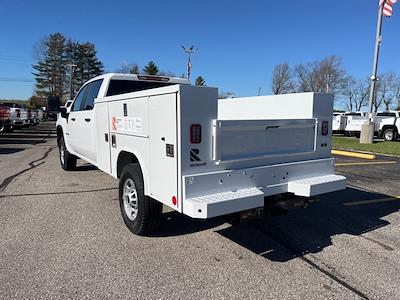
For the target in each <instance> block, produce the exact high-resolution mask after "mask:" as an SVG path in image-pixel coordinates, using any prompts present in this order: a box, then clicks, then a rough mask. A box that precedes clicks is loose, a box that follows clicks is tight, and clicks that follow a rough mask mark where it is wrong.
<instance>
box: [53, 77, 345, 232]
mask: <svg viewBox="0 0 400 300" xmlns="http://www.w3.org/2000/svg"><path fill="white" fill-rule="evenodd" d="M332 107H333V97H332V95H329V94H316V93H304V94H291V95H280V96H259V97H250V98H236V99H225V100H218V90H217V89H216V88H212V87H198V86H192V85H190V84H189V82H188V81H186V80H184V79H177V78H168V77H155V76H140V75H138V76H137V75H123V74H105V75H102V76H99V77H96V78H94V79H92V80H90V81H88V82H87V83H86V84H85V85H84V86H83V87H82V88H81V90H80V92H79V93H78V95H77V96H76V98H75V100H74V102H73V104H72V106H71V109H70V111H68V110H67V109H66V108H62V109H61V113H60V115H59V117H58V120H57V136H58V145H59V149H60V151H59V152H60V162H61V165H62V167H63V168H64V169H65V170H72V169H74V168H75V166H76V159H77V158H81V159H84V160H86V161H87V162H89V163H91V164H93V165H95V166H97V167H98V168H99V169H100V170H103V171H104V172H106V173H108V174H110V175H111V176H113V177H115V178H118V179H119V203H120V208H121V213H122V216H123V220H124V222H125V224H126V225H127V227H128V228H129V229H130V230H131V231H132V232H133V233H135V234H139V235H145V234H148V233H150V232H152V231H154V230H155V229H156V228H157V226H158V224H159V222H160V218H161V214H162V205H167V206H169V207H170V208H172V209H174V210H176V211H178V212H180V213H183V214H185V215H187V216H190V217H192V218H199V219H206V218H212V217H216V216H222V215H228V214H239V213H240V214H241V215H242V216H249V215H251V214H254V215H259V214H260V211H261V212H262V210H263V208H264V205H268V203H269V201H272V200H270V199H272V198H271V197H269V196H274V195H281V196H282V195H285V196H289V197H282V198H285V199H287V198H289V199H288V200H285V201H286V202H285V203H297V204H298V203H302V204H303V205H305V204H307V201H308V199H309V198H310V197H313V196H316V195H319V194H323V193H329V192H334V191H337V190H341V189H344V188H345V186H346V179H345V177H343V176H340V175H335V174H334V158H333V157H332V156H331V135H332V129H331V126H332ZM288 108H290V109H288Z"/></svg>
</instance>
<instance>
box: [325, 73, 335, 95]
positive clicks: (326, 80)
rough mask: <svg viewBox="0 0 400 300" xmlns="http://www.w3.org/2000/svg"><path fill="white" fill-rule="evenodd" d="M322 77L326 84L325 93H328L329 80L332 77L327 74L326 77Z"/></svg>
mask: <svg viewBox="0 0 400 300" xmlns="http://www.w3.org/2000/svg"><path fill="white" fill-rule="evenodd" d="M324 77H325V82H326V92H327V93H329V88H330V86H331V80H332V77H333V76H332V75H331V74H327V75H324Z"/></svg>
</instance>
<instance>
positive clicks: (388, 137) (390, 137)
mask: <svg viewBox="0 0 400 300" xmlns="http://www.w3.org/2000/svg"><path fill="white" fill-rule="evenodd" d="M395 136H396V133H395V131H394V130H393V128H388V129H386V130H385V131H384V132H383V139H384V140H385V141H394V140H395Z"/></svg>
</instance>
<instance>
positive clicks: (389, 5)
mask: <svg viewBox="0 0 400 300" xmlns="http://www.w3.org/2000/svg"><path fill="white" fill-rule="evenodd" d="M396 2H397V0H379V7H380V8H381V7H382V6H383V7H382V13H383V15H384V16H385V17H391V16H392V14H393V4H395V3H396Z"/></svg>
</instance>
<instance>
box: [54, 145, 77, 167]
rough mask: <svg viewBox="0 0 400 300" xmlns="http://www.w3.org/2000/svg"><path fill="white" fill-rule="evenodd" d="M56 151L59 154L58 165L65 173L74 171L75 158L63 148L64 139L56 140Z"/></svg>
mask: <svg viewBox="0 0 400 300" xmlns="http://www.w3.org/2000/svg"><path fill="white" fill-rule="evenodd" d="M58 149H59V154H60V164H61V167H62V168H63V169H64V170H65V171H72V170H74V169H76V159H77V158H76V156H75V155H72V154H71V153H69V152H68V150H67V147H66V146H65V142H64V137H60V139H59V140H58Z"/></svg>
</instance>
